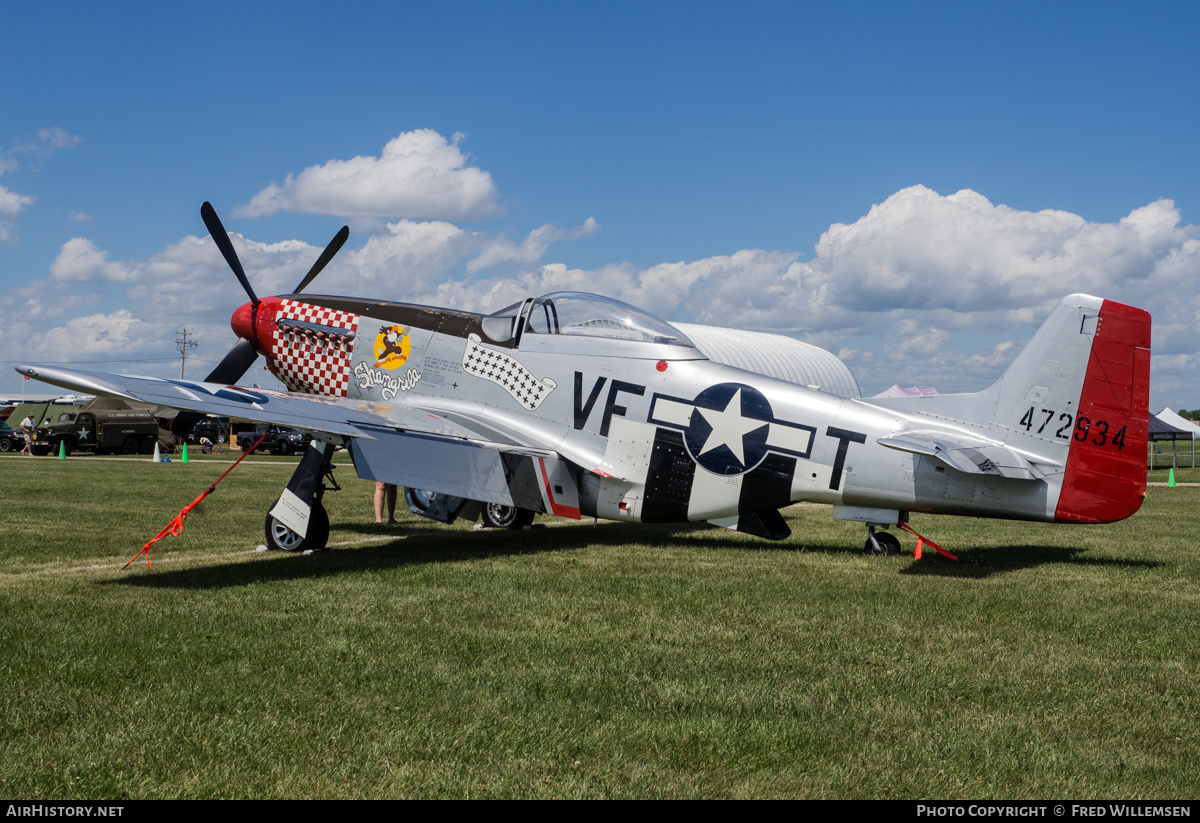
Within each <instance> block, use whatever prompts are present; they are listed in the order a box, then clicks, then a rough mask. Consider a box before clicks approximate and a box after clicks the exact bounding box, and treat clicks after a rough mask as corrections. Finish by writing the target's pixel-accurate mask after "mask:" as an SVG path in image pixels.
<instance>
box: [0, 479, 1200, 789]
mask: <svg viewBox="0 0 1200 823" xmlns="http://www.w3.org/2000/svg"><path fill="white" fill-rule="evenodd" d="M293 464H294V461H278V460H273V459H270V458H253V459H252V461H247V464H244V465H243V466H241V467H239V468H238V469H237V470H236V471H235V472H234V473H233V474H232V475H230V477H229V478H228V479H227V480H226V481H225V482H224V483H223V484H222V485H221V486H220V487H219V488H218V490H217V492H216V493H215V494H214V495H212V496H211V497H209V498H208V499H207V500H206V501H205V502H204V503H202V504H201V505H200V506H199V507H198V508H197V509H196V510H195V512H194V513H193V515H192V516H190V517H189V518H188V520H187V523H186V526H185V528H184V531H183V534H182V536H180V537H172V538H167V539H165V540H163V541H160V542H159V543H158V544H156V546H155V548H154V550H153V553H152V558H153V561H154V566H153V569H149V570H148V569H147V568H146V565H145V563H144V562H143V563H140V564H139V565H136V566H134V567H131V568H130V569H129V570H127V571H124V572H121V571H119V568H120V566H121V565H123V564H124V563H125V561H126V560H128V559H129V558H130V557H132V556H133V555H134V554H135V553H136V552H137V551H138V549H140V548H141V545H142V544H143V543H144V542H145V541H146V540H148V539H149V538H150V537H152V536H153V535H154V534H155V533H157V532H158V530H159V529H161V528H162V527H163V526H164V525H165V524H166V523H167V522H168V521H169V520H170V519H171V518H172V517H173V516H174V515H175V514H176V513H177V512H178V511H179V509H180V508H181V507H182V506H184V505H186V504H187V503H189V502H190V501H191V500H192V499H193V498H194V497H195V496H196V495H197V494H199V492H201V491H203V489H204V488H206V486H207V484H208V483H210V482H212V480H214V479H215V478H216V477H217V476H218V475H219V474H220V473H221V472H222V471H223V470H224V469H225V468H226V467H227V464H225V463H223V462H221V459H217V460H194V461H193V462H191V463H189V464H187V465H183V464H181V463H179V462H174V463H171V464H161V465H156V464H153V463H151V462H149V461H148V460H144V459H143V460H136V461H118V460H98V459H96V458H92V457H83V456H80V457H72V458H70V459H68V460H65V461H58V460H54V459H49V458H43V459H36V460H30V459H23V458H19V457H3V458H0V483H2V484H3V488H4V492H3V497H2V500H3V503H2V507H0V610H2V611H0V619H2V623H0V625H2V626H3V629H2V630H0V795H3V796H7V797H25V798H59V799H65V798H72V797H81V798H124V797H152V798H177V797H189V798H190V797H201V798H210V797H212V798H218V797H268V798H269V797H314V798H325V797H731V798H741V797H799V798H822V797H889V798H919V797H931V798H946V799H949V798H1072V799H1091V798H1120V799H1134V798H1194V797H1197V796H1200V776H1198V770H1197V768H1196V763H1197V762H1200V740H1198V739H1197V733H1196V729H1197V725H1198V720H1200V718H1198V716H1197V714H1198V710H1200V685H1197V671H1198V670H1200V667H1198V665H1197V664H1198V660H1197V657H1198V653H1197V649H1198V647H1200V644H1198V642H1197V640H1198V637H1197V619H1196V614H1197V601H1198V599H1200V595H1198V592H1200V587H1198V584H1200V559H1198V557H1197V551H1196V545H1197V537H1196V536H1197V534H1200V528H1198V526H1200V523H1198V522H1197V520H1198V519H1200V506H1198V505H1197V504H1198V503H1200V487H1188V486H1180V487H1178V488H1174V489H1168V488H1165V487H1157V486H1156V487H1152V488H1151V489H1150V490H1149V492H1148V496H1147V500H1146V504H1145V505H1144V506H1143V508H1142V511H1141V512H1140V513H1139V514H1137V515H1136V516H1135V517H1133V518H1131V519H1130V520H1128V521H1125V522H1124V523H1120V524H1116V525H1113V526H1104V527H1075V526H1049V525H1041V524H1027V523H1009V522H1004V521H990V520H971V519H962V518H936V517H915V518H914V520H913V525H914V526H915V527H916V528H917V530H918V531H921V532H923V533H925V534H927V535H928V536H929V537H931V538H932V539H934V540H937V541H938V542H939V543H941V544H942V545H943V546H945V547H946V548H947V549H948V550H949V551H951V552H954V553H955V554H957V555H958V556H959V557H960V558H961V559H960V561H959V562H957V563H955V562H952V561H949V560H946V559H944V558H942V557H938V556H936V555H934V554H933V553H927V554H926V555H925V558H924V559H923V560H921V561H920V562H915V561H914V560H913V558H912V556H911V554H910V555H908V556H901V557H892V558H886V557H866V556H864V555H863V554H862V553H861V548H862V543H863V537H864V535H863V530H862V529H861V527H856V526H853V525H850V524H845V523H835V522H834V521H832V520H831V519H830V517H829V511H828V508H827V507H819V506H796V507H793V508H791V509H789V510H787V511H786V512H785V514H786V515H787V517H788V520H789V522H790V524H791V526H792V529H793V531H794V532H795V534H794V535H793V537H792V538H791V539H790V540H788V541H786V542H785V543H783V544H775V543H769V542H766V541H761V540H756V539H753V538H744V537H743V536H741V535H738V534H736V533H733V532H728V531H725V530H722V529H716V528H707V527H698V526H683V527H651V526H630V525H622V524H604V523H601V524H600V525H598V526H593V525H592V524H591V522H590V521H587V522H584V523H575V522H570V521H564V520H548V521H546V522H547V523H548V526H547V527H546V528H542V529H534V530H529V531H523V532H491V531H472V530H471V528H470V526H469V525H468V526H458V525H456V526H455V527H451V528H447V527H442V526H438V525H437V524H433V523H430V522H429V521H424V520H419V519H416V518H412V517H410V516H408V515H407V513H406V514H405V515H404V516H403V518H402V527H401V528H399V529H396V530H389V531H385V532H384V533H382V534H381V533H379V532H378V531H377V530H375V529H374V528H373V527H371V526H370V520H371V515H370V494H371V489H372V487H371V485H370V484H368V483H365V482H363V481H359V480H356V479H354V477H353V470H352V468H350V467H349V466H348V465H346V466H343V467H342V468H340V469H338V474H339V475H340V479H341V481H342V483H343V485H344V486H345V487H346V488H345V490H344V491H342V492H340V493H336V494H331V495H329V496H328V497H327V498H326V500H327V505H328V508H329V512H330V518H331V521H332V524H333V526H332V534H331V538H330V540H331V543H332V544H333V545H334V546H335V548H334V550H333V551H331V552H327V553H322V554H316V555H311V556H292V555H281V554H258V553H255V552H254V551H253V549H254V547H255V546H256V545H257V544H259V543H261V542H262V528H263V518H264V514H265V511H266V509H267V507H268V506H269V505H270V503H271V501H273V500H274V498H275V497H276V496H277V495H278V493H279V490H280V489H281V488H282V486H283V484H284V482H286V479H287V476H288V473H289V468H290V466H291V465H293ZM1158 474H1159V473H1155V477H1154V478H1152V479H1155V480H1157V479H1159V478H1158ZM1161 479H1162V480H1163V481H1165V479H1166V474H1165V472H1163V473H1162V477H1161ZM1177 479H1178V480H1179V482H1181V483H1187V482H1200V469H1197V470H1191V469H1188V470H1184V471H1181V472H1178V473H1177ZM903 542H904V545H905V548H906V549H908V550H910V551H911V548H912V545H913V540H912V539H911V538H908V537H905V538H904V541H903Z"/></svg>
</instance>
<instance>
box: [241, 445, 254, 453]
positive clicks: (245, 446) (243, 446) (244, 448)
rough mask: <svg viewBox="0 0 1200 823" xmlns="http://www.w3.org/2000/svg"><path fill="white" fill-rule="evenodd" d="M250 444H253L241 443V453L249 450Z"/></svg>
mask: <svg viewBox="0 0 1200 823" xmlns="http://www.w3.org/2000/svg"><path fill="white" fill-rule="evenodd" d="M252 445H253V444H252V443H243V444H242V454H245V453H246V452H248V451H250V446H252Z"/></svg>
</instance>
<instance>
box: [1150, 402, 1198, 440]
mask: <svg viewBox="0 0 1200 823" xmlns="http://www.w3.org/2000/svg"><path fill="white" fill-rule="evenodd" d="M1154 416H1155V417H1157V418H1158V419H1159V420H1161V421H1163V422H1164V423H1169V424H1171V425H1172V426H1174V427H1175V428H1177V429H1183V430H1184V431H1185V432H1190V433H1191V435H1192V439H1193V440H1197V439H1200V426H1197V425H1196V424H1195V423H1193V422H1192V421H1191V420H1188V419H1186V418H1183V417H1180V416H1179V415H1177V414H1176V413H1175V412H1173V411H1171V410H1170V409H1169V408H1166V409H1163V410H1162V411H1160V412H1159V413H1158V414H1156V415H1154Z"/></svg>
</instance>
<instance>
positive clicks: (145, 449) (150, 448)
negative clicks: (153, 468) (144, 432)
mask: <svg viewBox="0 0 1200 823" xmlns="http://www.w3.org/2000/svg"><path fill="white" fill-rule="evenodd" d="M138 453H139V454H154V438H153V437H149V436H146V437H143V438H142V439H141V442H139V443H138Z"/></svg>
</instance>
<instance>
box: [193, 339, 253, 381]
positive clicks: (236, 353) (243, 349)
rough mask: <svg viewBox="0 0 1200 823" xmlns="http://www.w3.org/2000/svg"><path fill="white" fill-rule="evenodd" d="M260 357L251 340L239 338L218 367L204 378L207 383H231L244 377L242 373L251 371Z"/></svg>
mask: <svg viewBox="0 0 1200 823" xmlns="http://www.w3.org/2000/svg"><path fill="white" fill-rule="evenodd" d="M257 359H258V352H256V351H255V350H254V346H253V345H252V344H251V343H250V341H249V340H239V341H237V343H234V345H233V348H232V349H230V350H229V351H228V352H227V353H226V355H225V357H223V358H222V359H221V362H220V363H218V364H217V367H216V368H215V369H213V370H212V371H211V372H209V374H208V377H206V378H204V382H205V383H223V384H225V385H230V384H233V383H236V382H237V381H239V380H241V379H242V375H244V374H245V373H246V372H248V371H250V367H251V366H253V365H254V361H255V360H257Z"/></svg>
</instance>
